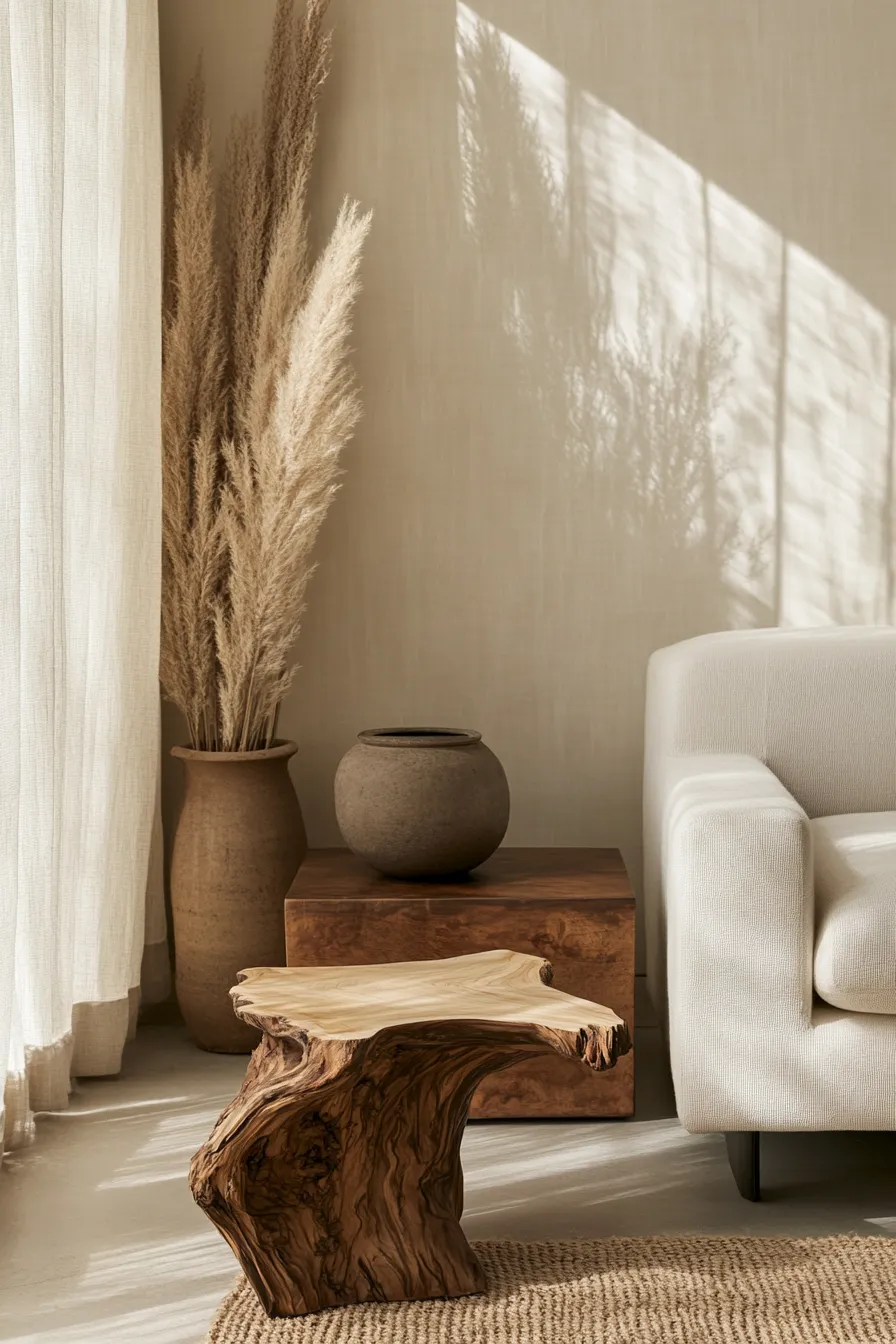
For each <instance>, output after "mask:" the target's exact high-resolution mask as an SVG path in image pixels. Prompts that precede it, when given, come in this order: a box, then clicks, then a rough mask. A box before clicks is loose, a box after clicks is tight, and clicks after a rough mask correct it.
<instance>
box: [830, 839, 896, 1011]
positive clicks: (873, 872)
mask: <svg viewBox="0 0 896 1344" xmlns="http://www.w3.org/2000/svg"><path fill="white" fill-rule="evenodd" d="M811 825H812V838H813V847H814V852H815V967H814V977H815V992H816V994H818V996H819V998H822V999H824V1000H825V1001H826V1002H827V1003H831V1004H833V1005H834V1007H836V1008H846V1009H849V1010H850V1011H852V1012H855V1013H894V1014H896V812H860V813H855V814H852V815H848V816H840V817H819V818H818V819H817V820H816V821H813V822H812V823H811Z"/></svg>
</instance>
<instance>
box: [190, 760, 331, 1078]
mask: <svg viewBox="0 0 896 1344" xmlns="http://www.w3.org/2000/svg"><path fill="white" fill-rule="evenodd" d="M295 752H296V745H295V743H294V742H280V743H277V744H276V745H275V746H273V747H270V748H269V749H268V750H267V751H247V752H226V751H192V750H191V749H190V748H188V747H174V748H173V749H172V755H174V756H177V757H179V759H180V760H182V761H183V763H184V769H185V771H186V789H185V792H184V802H183V807H182V809H181V814H180V817H179V819H178V823H177V830H176V832H175V837H174V850H173V853H172V857H171V905H172V913H173V916H174V955H175V978H176V985H177V1000H178V1003H179V1004H180V1009H181V1012H182V1013H183V1015H184V1020H185V1022H186V1024H187V1028H188V1030H189V1032H190V1034H191V1036H192V1037H193V1039H194V1041H195V1042H196V1044H197V1045H199V1046H201V1047H202V1049H203V1050H219V1051H222V1052H225V1053H229V1054H239V1053H242V1052H244V1051H246V1052H247V1051H249V1050H252V1049H253V1048H254V1047H255V1046H256V1045H257V1043H258V1041H259V1039H260V1035H259V1033H258V1032H256V1031H254V1030H253V1029H252V1028H251V1027H248V1026H247V1025H246V1024H245V1023H244V1022H241V1021H240V1020H239V1019H238V1018H237V1017H236V1016H235V1014H234V1011H233V1004H232V1002H231V999H230V993H229V991H230V988H231V986H232V985H235V984H236V974H237V971H240V970H243V969H244V968H247V967H250V966H283V965H285V962H286V950H285V942H284V932H283V900H284V897H285V896H286V893H287V892H288V891H289V887H290V884H291V882H292V880H293V878H294V877H295V875H296V873H297V872H298V869H299V865H300V864H301V862H302V860H303V859H304V857H305V854H306V852H307V850H308V841H307V839H306V837H305V825H304V822H303V820H302V812H301V808H300V807H299V800H298V798H297V797H296V793H295V789H294V788H293V786H292V781H291V780H290V777H289V758H290V757H291V756H293V755H294V754H295Z"/></svg>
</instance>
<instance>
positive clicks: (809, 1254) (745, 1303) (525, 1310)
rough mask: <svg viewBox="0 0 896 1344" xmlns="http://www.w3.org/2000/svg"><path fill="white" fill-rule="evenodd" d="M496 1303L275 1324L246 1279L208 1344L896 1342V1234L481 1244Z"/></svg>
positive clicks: (460, 1302)
mask: <svg viewBox="0 0 896 1344" xmlns="http://www.w3.org/2000/svg"><path fill="white" fill-rule="evenodd" d="M476 1249H477V1252H478V1254H479V1256H480V1259H481V1260H482V1262H483V1265H484V1266H485V1269H486V1272H487V1274H488V1278H489V1285H490V1287H489V1291H488V1293H486V1294H484V1295H482V1296H479V1297H464V1298H456V1299H454V1300H453V1301H445V1300H439V1301H434V1302H398V1303H388V1304H384V1305H370V1306H354V1307H336V1308H334V1309H332V1310H329V1311H322V1312H318V1313H316V1314H315V1315H313V1316H304V1317H300V1318H297V1319H295V1320H275V1321H272V1320H269V1319H268V1317H267V1316H266V1315H265V1314H264V1312H263V1310H262V1309H261V1307H260V1306H259V1305H258V1302H257V1300H256V1298H255V1295H254V1294H253V1292H252V1289H251V1288H250V1287H249V1285H248V1284H247V1283H246V1281H245V1279H241V1280H240V1281H239V1282H238V1283H237V1285H236V1287H235V1288H234V1290H233V1291H232V1292H231V1293H230V1295H229V1296H228V1297H227V1298H226V1299H225V1301H224V1303H223V1304H222V1306H221V1309H220V1311H219V1312H218V1315H217V1317H216V1318H215V1321H214V1323H213V1325H212V1328H211V1330H210V1332H209V1334H208V1337H207V1341H206V1344H896V1238H891V1237H821V1238H818V1239H810V1240H792V1239H784V1238H779V1237H774V1238H773V1237H643V1238H637V1239H634V1238H625V1239H623V1238H613V1239H611V1240H608V1241H566V1242H514V1241H492V1242H488V1241H486V1242H478V1243H476Z"/></svg>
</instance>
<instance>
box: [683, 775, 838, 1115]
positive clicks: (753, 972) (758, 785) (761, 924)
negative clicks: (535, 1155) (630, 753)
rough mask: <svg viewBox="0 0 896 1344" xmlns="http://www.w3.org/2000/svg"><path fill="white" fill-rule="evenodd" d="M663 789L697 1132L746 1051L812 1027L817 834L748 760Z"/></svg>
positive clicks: (688, 1110)
mask: <svg viewBox="0 0 896 1344" xmlns="http://www.w3.org/2000/svg"><path fill="white" fill-rule="evenodd" d="M657 783H659V784H660V788H661V794H662V808H661V817H662V823H661V824H662V838H661V862H660V866H661V888H662V896H661V899H662V904H663V908H664V919H663V923H664V925H665V949H666V957H665V961H666V970H667V974H668V1025H669V1045H670V1053H671V1057H672V1071H673V1076H674V1078H675V1083H676V1095H677V1097H678V1100H679V1113H680V1114H681V1116H682V1120H683V1121H684V1123H685V1125H688V1122H689V1119H690V1120H693V1121H694V1122H695V1123H694V1127H698V1128H699V1127H702V1125H700V1124H697V1123H696V1121H697V1119H698V1116H699V1114H700V1101H699V1098H700V1094H701V1093H702V1092H705V1091H706V1090H707V1089H708V1087H709V1082H710V1079H711V1078H713V1077H714V1076H715V1077H717V1076H718V1073H719V1071H721V1070H724V1069H725V1068H726V1064H727V1063H728V1062H729V1061H730V1060H732V1059H733V1058H735V1057H737V1056H738V1055H739V1054H741V1053H742V1050H743V1045H744V1044H745V1042H747V1041H749V1040H751V1039H752V1040H753V1041H755V1043H756V1047H757V1049H759V1048H761V1049H767V1044H765V1045H760V1043H761V1042H766V1043H767V1042H768V1041H769V1040H773V1039H774V1038H775V1037H776V1036H778V1037H781V1038H784V1037H786V1036H787V1034H788V1033H795V1032H797V1031H800V1030H803V1029H805V1028H806V1027H807V1026H808V1025H809V1022H810V1020H811V1010H812V935H813V881H812V848H811V833H810V829H809V821H808V818H807V816H806V813H805V812H804V811H803V809H802V807H800V805H799V803H797V801H796V800H795V799H794V798H793V797H792V795H791V794H790V793H789V792H788V791H787V789H786V788H785V787H784V785H783V784H782V783H781V782H780V780H778V779H777V778H776V776H775V775H774V774H772V772H771V771H770V770H769V769H768V768H767V767H766V766H764V765H763V764H762V763H761V762H760V761H758V760H756V759H755V758H753V757H750V756H692V757H681V758H671V759H668V760H667V761H666V762H664V766H663V770H662V773H661V778H660V780H658V781H657ZM764 1068H765V1065H763V1069H764ZM733 1085H734V1086H735V1087H737V1086H738V1085H739V1084H738V1082H737V1081H735V1082H734V1083H733ZM740 1085H742V1086H744V1088H745V1089H748V1088H749V1087H751V1086H753V1085H754V1084H753V1082H752V1080H751V1079H749V1078H745V1079H743V1080H741V1083H740ZM692 1100H693V1105H692V1104H691V1102H692Z"/></svg>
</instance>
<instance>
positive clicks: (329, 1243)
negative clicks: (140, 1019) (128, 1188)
mask: <svg viewBox="0 0 896 1344" xmlns="http://www.w3.org/2000/svg"><path fill="white" fill-rule="evenodd" d="M239 980H240V983H239V984H238V985H237V986H236V987H235V989H234V990H232V991H231V992H232V994H233V1001H234V1007H235V1009H236V1012H237V1014H238V1016H239V1017H241V1018H242V1019H243V1020H244V1021H246V1022H248V1023H249V1024H250V1026H254V1027H258V1028H259V1029H260V1030H261V1031H262V1032H263V1033H264V1034H263V1036H262V1040H261V1044H260V1045H259V1046H258V1047H257V1049H256V1051H255V1053H254V1054H253V1056H252V1059H251V1061H250V1064H249V1068H248V1070H247V1072H246V1077H245V1080H244V1082H243V1086H242V1088H241V1089H240V1093H239V1095H238V1096H237V1098H236V1100H235V1101H233V1102H232V1103H231V1105H230V1106H228V1107H227V1109H226V1110H225V1111H224V1113H223V1115H222V1116H221V1118H220V1119H219V1121H218V1123H217V1125H216V1126H215V1128H214V1129H213V1131H212V1133H211V1137H210V1138H209V1140H208V1142H207V1143H206V1144H204V1145H203V1146H202V1148H200V1150H199V1152H198V1153H197V1154H196V1156H195V1157H194V1158H193V1161H192V1163H191V1164H190V1187H191V1189H192V1191H193V1196H194V1198H195V1199H196V1201H197V1203H198V1204H199V1205H200V1206H201V1208H203V1209H204V1210H205V1212H206V1213H207V1214H208V1216H209V1218H211V1220H212V1222H213V1223H214V1224H215V1226H216V1227H217V1228H218V1230H219V1231H220V1232H221V1233H222V1234H223V1235H224V1237H225V1238H226V1239H227V1241H228V1243H229V1244H230V1246H231V1247H232V1248H233V1250H234V1251H235V1252H236V1254H237V1256H238V1257H239V1260H240V1263H241V1265H242V1266H243V1269H244V1270H245V1272H246V1276H247V1278H248V1279H249V1281H250V1283H251V1284H252V1286H253V1287H254V1289H255V1291H256V1293H257V1294H258V1297H259V1299H260V1301H261V1303H262V1305H263V1306H264V1309H265V1311H267V1313H268V1315H269V1316H299V1315H303V1314H304V1313H305V1312H309V1311H317V1310H319V1309H320V1308H321V1307H332V1306H339V1305H342V1304H346V1303H350V1302H393V1301H399V1300H403V1299H407V1298H418V1299H419V1298H428V1297H457V1296H460V1295H461V1294H464V1293H476V1292H481V1291H482V1290H483V1289H484V1288H485V1276H484V1274H483V1271H482V1267H481V1265H480V1264H479V1261H478V1260H477V1258H476V1256H475V1254H474V1252H473V1250H472V1249H471V1247H470V1246H469V1245H468V1243H467V1239H466V1237H465V1236H464V1234H463V1232H462V1231H461V1227H460V1216H461V1213H462V1211H463V1202H464V1184H463V1173H462V1171H461V1165H460V1141H461V1135H462V1134H463V1129H464V1123H465V1121H466V1118H467V1108H468V1107H469V1104H470V1098H471V1096H472V1095H473V1091H474V1089H475V1087H476V1084H477V1082H479V1080H480V1079H481V1078H483V1077H484V1076H485V1075H486V1074H489V1073H491V1072H492V1071H493V1070H495V1069H498V1070H500V1069H503V1068H505V1067H506V1066H507V1065H508V1064H509V1063H510V1062H511V1061H512V1060H514V1059H517V1060H519V1059H526V1058H530V1057H534V1058H540V1057H541V1056H542V1055H548V1056H551V1055H552V1054H554V1053H555V1052H556V1053H558V1054H559V1055H561V1056H563V1057H565V1058H566V1061H567V1063H568V1064H569V1067H570V1070H578V1071H579V1072H581V1073H584V1074H586V1075H587V1074H588V1073H589V1071H590V1070H604V1069H612V1068H613V1066H614V1065H615V1063H616V1061H617V1059H619V1058H620V1056H622V1055H624V1054H625V1052H626V1051H627V1050H628V1049H629V1033H628V1028H627V1026H626V1024H625V1023H624V1022H622V1021H621V1020H620V1019H619V1017H618V1016H617V1015H616V1013H614V1012H613V1011H612V1010H611V1009H609V1008H604V1007H603V1006H601V1005H600V1004H596V1003H587V1002H585V1001H584V1000H582V999H578V998H572V997H571V996H570V995H568V994H562V993H558V991H557V990H556V989H553V988H549V986H550V982H551V968H550V966H549V965H548V963H547V962H546V961H544V959H543V958H541V957H532V956H527V955H525V954H524V953H520V952H512V951H506V950H505V951H500V950H499V951H493V952H480V953H479V954H477V955H475V956H466V957H453V958H449V959H447V960H445V961H417V962H410V963H408V962H403V963H395V962H391V963H389V964H388V965H385V966H356V967H353V968H352V970H350V971H344V970H343V969H342V968H341V967H338V966H337V967H325V966H315V967H302V968H298V969H293V970H290V969H289V968H287V967H284V966H267V967H255V968H254V969H252V970H247V971H241V972H240V975H239ZM584 1065H587V1066H589V1067H588V1068H585V1067H583V1066H584ZM336 1333H337V1334H339V1337H340V1338H342V1334H341V1331H339V1330H337V1331H336ZM362 1333H364V1332H363V1331H362ZM333 1337H334V1338H335V1335H334V1336H333ZM354 1337H355V1338H357V1336H354Z"/></svg>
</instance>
